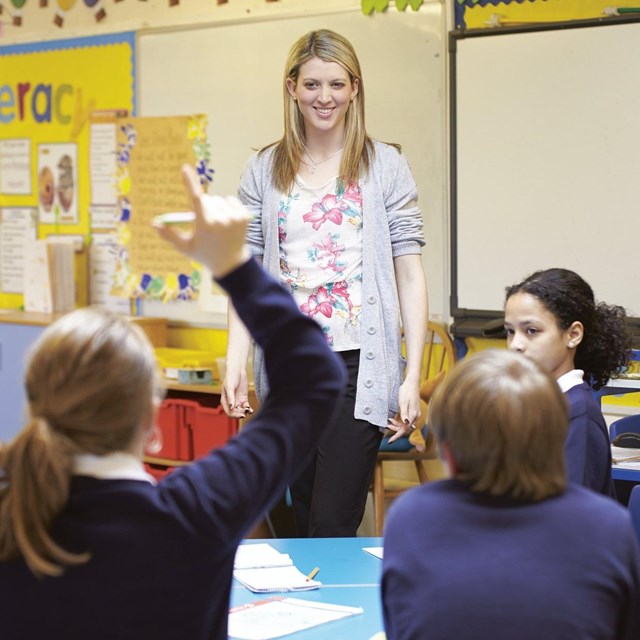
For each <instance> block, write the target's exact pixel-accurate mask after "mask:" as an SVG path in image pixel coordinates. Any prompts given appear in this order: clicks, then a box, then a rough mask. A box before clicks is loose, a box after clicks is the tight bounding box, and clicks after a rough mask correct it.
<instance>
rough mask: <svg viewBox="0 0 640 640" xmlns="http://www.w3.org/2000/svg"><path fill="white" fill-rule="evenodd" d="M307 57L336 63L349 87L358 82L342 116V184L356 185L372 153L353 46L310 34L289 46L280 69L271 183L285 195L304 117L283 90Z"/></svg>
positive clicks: (326, 33)
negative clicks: (279, 131)
mask: <svg viewBox="0 0 640 640" xmlns="http://www.w3.org/2000/svg"><path fill="white" fill-rule="evenodd" d="M311 58H320V60H324V61H325V62H336V63H337V64H339V65H340V66H341V67H343V68H344V69H345V71H346V72H347V73H348V74H349V79H350V80H351V84H352V85H353V83H354V82H356V81H357V82H358V92H357V94H356V95H355V97H354V98H353V100H352V101H351V103H350V104H349V108H348V109H347V112H346V114H345V135H344V152H343V154H342V159H341V161H340V178H341V180H342V182H344V184H349V183H351V182H356V181H357V180H358V179H359V178H360V176H361V175H366V173H367V172H368V170H369V166H370V161H371V158H372V157H373V154H374V146H373V142H372V140H371V138H369V136H368V135H367V132H366V128H365V122H364V82H363V80H362V72H361V71H360V62H359V61H358V56H357V55H356V52H355V50H354V48H353V46H352V45H351V43H350V42H349V41H348V40H347V39H346V38H344V37H343V36H341V35H339V34H337V33H335V32H334V31H330V30H328V29H319V30H317V31H310V32H309V33H307V34H306V35H304V36H302V38H300V39H299V40H298V41H297V42H296V43H295V44H294V45H293V46H292V47H291V50H290V51H289V56H288V57H287V61H286V64H285V70H284V81H283V95H284V136H283V137H282V139H281V140H280V141H279V142H276V143H275V150H274V154H273V181H274V184H275V186H276V187H277V188H278V189H280V190H281V191H285V192H287V191H289V189H290V188H291V187H292V186H293V184H294V181H295V177H296V174H297V172H298V167H299V166H300V161H301V159H302V156H303V154H304V148H305V131H304V118H303V117H302V114H301V113H300V109H299V108H298V105H297V103H296V102H295V100H294V99H293V98H292V96H291V94H290V93H289V90H288V89H287V79H289V78H290V79H291V80H293V82H295V83H297V81H298V75H299V73H300V67H301V66H302V65H303V64H304V63H305V62H307V61H308V60H310V59H311ZM271 146H273V145H269V147H271ZM269 147H265V148H264V149H262V151H264V150H265V149H267V148H269Z"/></svg>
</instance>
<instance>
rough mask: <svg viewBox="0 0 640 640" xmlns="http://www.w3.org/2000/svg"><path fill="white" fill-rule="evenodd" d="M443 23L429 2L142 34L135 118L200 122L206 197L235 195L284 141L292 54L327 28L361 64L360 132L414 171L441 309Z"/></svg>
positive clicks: (186, 309) (163, 311)
mask: <svg viewBox="0 0 640 640" xmlns="http://www.w3.org/2000/svg"><path fill="white" fill-rule="evenodd" d="M443 25H444V16H443V8H442V5H441V3H439V2H434V3H425V4H423V5H422V7H421V9H420V11H417V12H414V11H406V12H399V11H395V10H394V11H387V12H386V13H385V14H375V15H374V16H364V15H362V12H361V11H360V10H359V8H358V9H354V10H349V11H343V12H339V13H337V12H336V13H329V14H326V15H320V16H318V15H315V16H311V15H299V16H295V17H286V18H280V19H272V20H264V21H254V22H241V23H234V24H220V23H218V24H212V25H209V26H204V27H202V28H195V29H184V30H173V31H163V32H156V33H154V32H149V33H141V34H140V35H139V38H138V42H137V65H138V67H137V78H138V87H137V99H138V114H139V115H141V116H160V115H185V114H192V113H205V114H207V116H208V120H209V124H208V136H209V141H210V143H211V151H212V162H211V164H212V167H213V168H214V170H215V175H214V183H213V186H212V188H211V189H210V192H213V193H218V194H221V195H225V194H229V193H236V191H237V188H238V182H239V178H240V175H241V173H242V170H243V168H244V166H245V164H246V162H247V160H248V159H249V156H250V155H251V154H252V153H253V150H255V149H258V148H260V147H262V146H264V145H267V144H269V143H271V142H274V141H275V140H277V139H279V138H280V137H281V136H282V132H283V115H282V111H283V107H282V82H283V73H284V63H285V58H286V56H287V53H288V50H289V48H290V46H291V45H292V44H293V43H294V42H295V40H296V39H297V38H299V37H300V36H302V35H304V34H305V33H307V32H308V31H311V30H313V29H319V28H329V29H333V30H335V31H337V32H338V33H341V34H342V35H344V36H346V37H347V38H348V39H349V40H350V41H351V42H352V44H353V45H354V47H355V49H356V52H357V53H358V57H359V59H360V63H361V66H362V72H363V78H364V85H365V87H366V116H367V130H368V132H369V134H370V135H371V136H373V137H375V138H377V139H380V140H383V141H386V142H396V143H399V144H401V145H402V149H403V152H404V153H405V154H406V156H407V158H408V160H409V163H410V165H411V168H412V170H413V173H414V177H415V179H416V182H417V184H418V189H419V193H420V205H421V207H422V209H423V212H424V215H425V223H426V226H425V233H426V235H427V236H428V247H427V250H426V252H425V265H426V270H427V272H428V273H429V277H430V289H431V290H430V294H431V298H432V300H438V298H439V297H440V299H441V300H442V301H443V305H444V301H445V300H446V296H445V293H444V292H443V284H442V283H443V281H444V274H443V271H444V266H445V264H446V262H447V261H446V259H445V257H444V255H443V251H444V247H443V245H444V244H445V243H444V242H443V238H444V234H443V224H444V211H443V210H444V188H443V185H444V179H445V178H444V156H443V129H444V127H443V124H444V122H445V105H444V102H443V93H444V91H443V87H444V54H443V46H444V36H443V34H444V33H445V31H444V26H443ZM156 305H158V306H155V307H154V305H152V304H150V303H148V302H147V303H145V304H144V308H143V312H144V313H145V314H146V315H166V316H168V317H170V318H171V317H174V318H177V319H183V320H190V321H202V320H210V319H211V318H210V317H208V316H207V317H204V318H203V316H202V315H201V313H200V312H199V310H198V309H197V305H196V304H195V303H182V304H178V305H177V306H174V305H167V304H164V305H159V303H156ZM438 306H439V305H438V304H437V303H436V304H435V309H436V310H438ZM194 307H195V309H194ZM433 308H434V304H433V303H432V309H433ZM172 309H173V310H172ZM439 310H440V311H442V309H439Z"/></svg>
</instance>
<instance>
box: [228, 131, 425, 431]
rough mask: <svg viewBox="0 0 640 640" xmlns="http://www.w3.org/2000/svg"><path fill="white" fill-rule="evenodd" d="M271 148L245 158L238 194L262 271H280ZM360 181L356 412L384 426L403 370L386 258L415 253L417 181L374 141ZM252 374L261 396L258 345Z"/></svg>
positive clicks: (419, 225)
mask: <svg viewBox="0 0 640 640" xmlns="http://www.w3.org/2000/svg"><path fill="white" fill-rule="evenodd" d="M273 149H274V147H270V148H268V149H267V150H265V151H263V152H261V153H260V152H259V153H256V154H254V155H253V156H252V157H251V158H250V159H249V162H248V163H247V166H246V168H245V171H244V174H243V176H242V180H241V182H240V187H239V189H238V197H239V198H240V200H241V201H242V202H243V203H244V204H245V205H246V206H247V207H248V208H249V209H250V210H251V212H252V213H253V215H254V218H253V220H252V222H251V223H250V225H249V229H248V232H247V243H248V245H249V249H250V251H251V252H252V254H253V255H255V256H262V260H263V264H264V267H265V268H266V270H267V271H268V272H269V273H271V274H273V275H275V276H276V277H279V276H280V263H279V247H278V221H277V215H276V213H277V211H278V208H279V204H280V200H281V199H282V193H281V192H280V191H278V190H277V189H276V188H275V186H274V185H273V181H272V176H271V166H272V157H273ZM359 184H360V188H361V190H362V208H363V214H362V215H363V236H362V243H363V247H362V251H363V256H362V276H363V277H362V315H361V318H360V321H361V324H360V327H361V330H360V333H361V335H360V371H359V374H358V387H357V393H356V408H355V417H356V418H359V419H362V420H367V421H368V422H370V423H371V424H374V425H377V426H378V427H381V428H383V427H384V426H385V425H386V424H387V419H388V418H389V417H391V416H394V415H395V414H396V413H397V411H398V390H399V387H400V384H401V383H402V379H403V375H404V359H403V357H402V353H401V340H400V313H399V304H398V293H397V288H396V279H395V271H394V265H393V259H394V258H396V257H397V256H401V255H405V254H416V253H417V254H419V253H421V251H422V247H423V246H424V244H425V241H424V234H423V222H422V216H421V213H420V209H419V208H418V206H417V198H418V196H417V189H416V184H415V181H414V179H413V176H412V175H411V170H410V169H409V165H408V163H407V161H406V159H405V157H404V156H403V155H402V154H401V153H400V152H399V151H398V150H397V149H396V148H395V147H393V146H391V145H388V144H384V143H382V142H375V155H374V158H373V162H372V164H371V169H370V171H369V175H368V176H366V177H364V178H361V180H360V182H359ZM254 377H255V384H256V392H257V394H258V397H259V398H261V397H264V395H265V394H266V393H267V391H268V383H267V379H266V372H265V370H264V364H263V356H262V353H261V352H260V351H259V350H256V352H255V355H254Z"/></svg>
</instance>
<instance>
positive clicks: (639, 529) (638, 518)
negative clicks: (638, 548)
mask: <svg viewBox="0 0 640 640" xmlns="http://www.w3.org/2000/svg"><path fill="white" fill-rule="evenodd" d="M629 511H630V512H631V520H632V521H633V526H634V528H635V530H636V535H637V536H638V542H640V485H639V484H637V485H636V486H635V487H633V489H632V490H631V496H630V497H629Z"/></svg>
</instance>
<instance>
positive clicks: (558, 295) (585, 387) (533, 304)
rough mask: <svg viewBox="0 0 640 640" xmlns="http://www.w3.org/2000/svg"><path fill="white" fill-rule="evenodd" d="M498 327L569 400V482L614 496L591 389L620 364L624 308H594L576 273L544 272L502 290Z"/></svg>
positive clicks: (625, 342)
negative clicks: (501, 315) (502, 312)
mask: <svg viewBox="0 0 640 640" xmlns="http://www.w3.org/2000/svg"><path fill="white" fill-rule="evenodd" d="M505 329H506V332H507V343H508V345H509V348H510V349H512V350H514V351H519V352H521V353H523V354H524V355H526V356H527V357H530V358H531V359H533V360H535V361H537V362H538V363H539V364H541V365H542V366H543V367H544V368H545V369H547V371H549V372H550V373H551V374H552V375H553V376H554V377H555V378H556V379H557V381H558V384H559V385H560V388H561V389H562V391H563V393H564V394H565V396H566V398H567V400H568V402H569V431H568V435H567V439H566V441H565V463H566V468H567V476H568V479H569V481H571V482H577V483H579V484H582V485H585V486H587V487H589V488H591V489H593V490H595V491H598V492H600V493H603V494H605V495H610V496H614V495H615V492H614V488H613V481H612V479H611V450H610V447H609V435H608V431H607V427H606V424H605V421H604V418H603V416H602V412H601V410H600V407H599V404H598V402H597V400H596V398H595V396H594V394H593V393H592V390H593V389H596V390H597V389H599V388H600V387H602V386H603V385H604V384H606V382H607V381H608V380H609V378H610V377H611V376H612V375H614V374H615V373H616V372H617V371H618V370H619V369H620V367H622V366H624V365H625V364H626V363H627V361H628V358H629V349H630V342H631V337H630V334H629V332H628V330H627V325H626V313H625V310H624V309H623V308H622V307H619V306H615V305H607V304H604V303H603V302H599V303H596V301H595V297H594V294H593V290H592V289H591V287H590V286H589V284H587V282H585V281H584V280H583V279H582V278H581V277H580V276H579V275H578V274H577V273H574V272H573V271H570V270H569V269H560V268H554V269H545V270H543V271H536V272H535V273H533V274H532V275H530V276H529V277H528V278H526V279H525V280H523V281H522V282H520V283H518V284H515V285H512V286H511V287H508V288H507V295H506V303H505Z"/></svg>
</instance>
